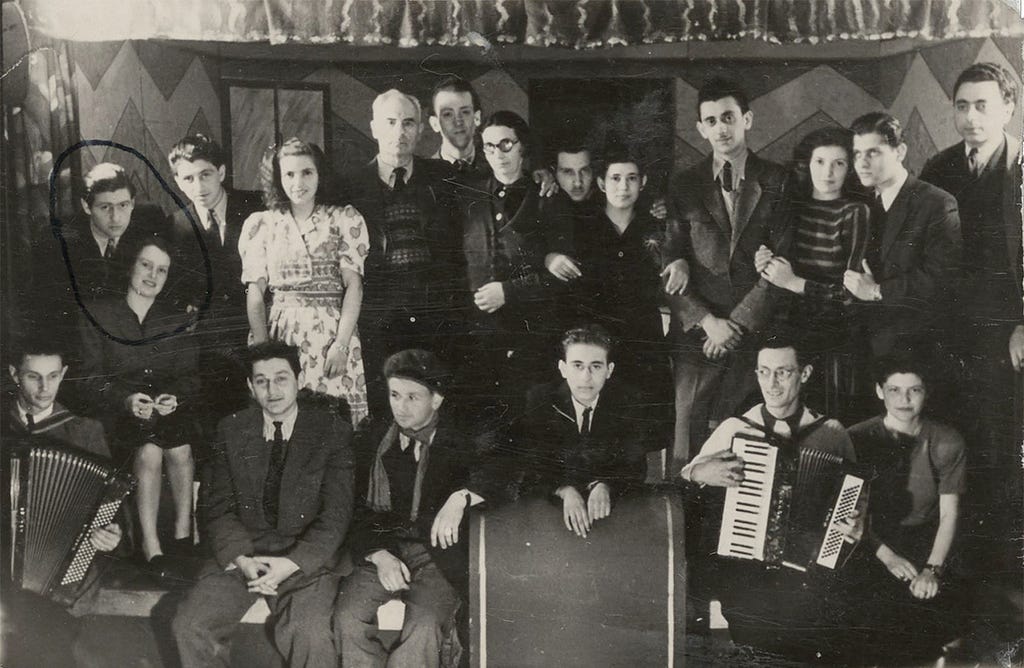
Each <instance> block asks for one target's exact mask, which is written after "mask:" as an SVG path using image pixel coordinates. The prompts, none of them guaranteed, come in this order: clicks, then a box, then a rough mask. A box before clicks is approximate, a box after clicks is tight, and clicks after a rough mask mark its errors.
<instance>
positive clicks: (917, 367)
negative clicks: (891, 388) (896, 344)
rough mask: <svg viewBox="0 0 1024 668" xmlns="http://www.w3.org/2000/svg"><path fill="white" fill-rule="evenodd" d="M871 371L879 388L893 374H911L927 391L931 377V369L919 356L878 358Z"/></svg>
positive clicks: (902, 355)
mask: <svg viewBox="0 0 1024 668" xmlns="http://www.w3.org/2000/svg"><path fill="white" fill-rule="evenodd" d="M872 370H873V371H874V376H875V383H876V384H877V385H878V386H879V387H881V386H883V385H885V381H887V380H889V377H890V376H892V375H893V374H896V373H912V374H915V375H917V376H918V377H919V378H920V379H921V380H922V381H924V386H925V388H926V389H927V388H928V386H929V381H930V376H931V368H930V367H929V365H928V363H927V362H925V360H924V359H922V358H921V357H920V356H919V355H912V354H909V353H902V354H893V355H886V356H885V357H880V358H878V359H876V360H875V361H874V363H873V364H872Z"/></svg>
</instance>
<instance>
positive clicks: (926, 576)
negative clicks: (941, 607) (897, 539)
mask: <svg viewBox="0 0 1024 668" xmlns="http://www.w3.org/2000/svg"><path fill="white" fill-rule="evenodd" d="M875 556H876V557H878V560H879V561H881V562H882V564H883V565H884V566H885V567H886V568H887V569H889V572H890V573H891V574H892V575H893V576H894V577H896V578H898V579H900V580H902V581H903V582H909V583H910V594H911V595H912V596H913V597H914V598H920V599H929V598H934V597H935V595H936V594H938V593H939V579H938V578H937V577H936V576H935V572H934V571H933V570H932V569H930V568H922V569H921V570H920V571H918V570H917V568H916V567H915V566H914V564H912V563H911V562H910V561H909V560H907V559H904V558H903V557H901V556H900V555H898V554H896V552H894V551H893V550H892V548H890V547H889V546H888V545H882V546H881V547H879V548H878V551H877V552H875Z"/></svg>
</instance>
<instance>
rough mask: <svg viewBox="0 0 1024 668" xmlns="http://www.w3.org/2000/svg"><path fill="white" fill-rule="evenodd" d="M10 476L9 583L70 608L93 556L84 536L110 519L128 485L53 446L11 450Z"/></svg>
mask: <svg viewBox="0 0 1024 668" xmlns="http://www.w3.org/2000/svg"><path fill="white" fill-rule="evenodd" d="M10 473H11V488H10V491H11V525H12V526H11V528H12V534H13V536H14V540H13V543H14V544H13V548H14V549H13V550H12V551H11V574H12V577H13V580H14V583H15V585H16V586H20V587H21V588H22V589H27V590H28V591H31V592H34V593H36V594H41V595H43V596H48V597H50V598H52V599H54V600H56V601H60V602H63V603H70V602H72V601H73V600H74V599H75V597H76V596H77V595H78V593H79V589H80V587H81V585H82V583H83V581H84V580H85V575H86V573H87V572H88V570H89V566H90V565H91V564H92V561H93V558H94V557H95V556H96V549H95V548H94V547H93V546H92V543H91V542H90V540H89V535H90V534H91V533H92V531H93V529H96V528H99V527H103V526H106V525H107V524H109V523H110V522H111V520H113V518H114V515H115V514H116V513H117V511H118V509H119V508H120V506H121V503H122V502H123V501H124V497H125V496H126V495H127V494H128V492H130V491H131V488H132V483H131V480H130V479H128V478H126V477H123V476H121V475H118V474H117V472H116V471H115V470H114V469H113V468H111V467H110V466H109V465H107V464H106V463H104V462H102V461H100V460H99V459H97V458H95V457H93V456H91V455H89V454H87V453H83V452H77V451H69V450H67V449H64V448H61V447H56V446H25V447H19V448H16V449H15V451H14V452H13V453H12V455H11V468H10Z"/></svg>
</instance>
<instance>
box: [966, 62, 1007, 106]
mask: <svg viewBox="0 0 1024 668" xmlns="http://www.w3.org/2000/svg"><path fill="white" fill-rule="evenodd" d="M982 81H995V82H996V83H997V84H999V94H1000V95H1002V96H1003V102H1013V103H1014V104H1016V102H1017V82H1016V81H1014V79H1013V75H1012V74H1010V72H1009V70H1007V69H1006V68H1005V67H1003V66H1002V65H1000V64H998V63H974V64H973V65H971V66H970V67H968V68H967V69H966V70H964V71H963V72H961V73H960V76H958V77H957V78H956V84H954V85H953V99H954V100H956V94H957V91H959V90H960V86H961V85H962V84H965V83H978V82H982Z"/></svg>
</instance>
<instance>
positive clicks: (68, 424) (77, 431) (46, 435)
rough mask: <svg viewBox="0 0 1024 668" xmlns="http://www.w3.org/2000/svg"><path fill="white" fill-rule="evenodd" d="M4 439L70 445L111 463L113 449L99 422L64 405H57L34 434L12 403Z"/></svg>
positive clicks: (34, 427)
mask: <svg viewBox="0 0 1024 668" xmlns="http://www.w3.org/2000/svg"><path fill="white" fill-rule="evenodd" d="M3 435H4V439H5V440H6V439H12V440H17V439H30V438H31V439H41V440H45V441H46V442H51V443H54V444H61V445H68V446H71V447H72V448H77V449H79V450H85V451H86V452H88V453H90V454H93V455H96V456H97V457H102V458H104V459H110V449H109V448H108V447H107V439H106V436H104V433H103V425H101V424H100V423H99V422H98V421H97V420H91V419H89V418H85V417H79V416H77V415H73V414H72V413H71V412H70V411H68V409H66V408H64V407H63V406H61V405H60V404H54V406H53V413H52V414H51V415H50V417H48V418H46V419H45V420H42V421H41V422H37V423H36V424H35V426H33V428H32V431H31V432H30V431H28V429H27V428H26V427H25V425H23V424H22V423H21V418H20V417H18V409H17V407H16V406H15V405H14V404H13V403H12V405H11V409H10V410H9V411H8V412H7V420H6V421H5V424H4V427H3Z"/></svg>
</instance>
